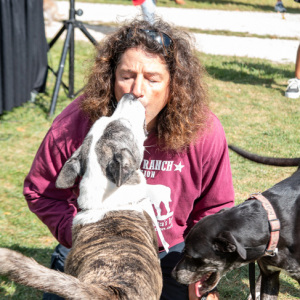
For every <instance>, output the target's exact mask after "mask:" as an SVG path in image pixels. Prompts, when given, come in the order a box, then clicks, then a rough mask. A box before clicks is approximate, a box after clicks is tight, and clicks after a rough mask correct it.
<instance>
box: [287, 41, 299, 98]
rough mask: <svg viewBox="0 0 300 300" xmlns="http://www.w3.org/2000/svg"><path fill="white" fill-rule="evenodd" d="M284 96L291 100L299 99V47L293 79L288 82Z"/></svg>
mask: <svg viewBox="0 0 300 300" xmlns="http://www.w3.org/2000/svg"><path fill="white" fill-rule="evenodd" d="M285 96H286V97H288V98H292V99H297V98H299V97H300V45H299V46H298V50H297V56H296V65H295V78H292V79H290V80H289V81H288V86H287V89H286V91H285Z"/></svg>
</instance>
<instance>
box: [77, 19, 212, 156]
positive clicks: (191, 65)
mask: <svg viewBox="0 0 300 300" xmlns="http://www.w3.org/2000/svg"><path fill="white" fill-rule="evenodd" d="M147 30H151V31H155V32H158V33H164V34H167V36H168V37H170V38H171V40H172V43H171V46H170V47H167V48H166V47H164V46H163V45H161V44H159V43H158V42H157V41H155V40H154V39H153V38H151V37H150V36H149V35H147V33H145V31H147ZM137 47H139V48H141V49H143V50H144V51H147V52H149V53H154V54H157V55H159V56H160V57H162V58H163V59H164V60H165V62H166V64H167V66H168V68H169V71H170V98H169V101H168V103H167V105H166V106H165V107H164V108H163V109H162V111H161V112H160V113H159V115H158V118H157V122H156V132H157V136H158V143H159V146H160V147H161V148H163V149H169V150H176V151H179V150H183V149H185V148H186V147H187V146H188V145H189V144H190V143H191V142H193V141H195V139H196V137H197V136H198V135H199V133H200V134H201V132H203V131H204V129H205V128H206V127H207V121H208V116H209V105H208V93H207V86H206V83H205V76H206V72H205V69H204V67H203V66H202V65H201V63H200V61H199V59H198V58H197V56H196V54H195V51H194V48H193V47H192V43H191V37H190V35H189V34H188V33H187V32H185V31H183V30H180V29H177V28H176V27H174V26H171V25H170V24H168V23H166V22H164V21H163V20H161V19H157V20H156V21H155V23H154V24H153V25H151V24H150V23H148V22H146V21H143V20H138V19H135V20H133V21H132V22H130V23H128V24H125V25H123V26H122V27H121V28H119V29H118V30H117V31H116V32H114V33H113V34H111V35H109V36H107V37H106V38H105V39H104V40H103V41H102V42H101V43H100V44H99V45H98V47H97V54H96V58H95V62H94V66H93V68H92V70H91V73H90V75H89V78H88V82H87V85H86V88H85V95H86V97H85V99H84V100H83V102H82V103H81V109H82V110H83V111H84V112H86V113H87V114H88V116H89V118H90V119H91V121H92V122H95V121H96V120H97V119H98V118H99V117H101V116H109V115H111V114H112V113H113V111H114V103H116V99H115V96H114V82H115V71H116V68H117V66H118V64H119V62H120V59H121V56H122V55H123V53H124V52H125V51H126V50H127V49H129V48H137Z"/></svg>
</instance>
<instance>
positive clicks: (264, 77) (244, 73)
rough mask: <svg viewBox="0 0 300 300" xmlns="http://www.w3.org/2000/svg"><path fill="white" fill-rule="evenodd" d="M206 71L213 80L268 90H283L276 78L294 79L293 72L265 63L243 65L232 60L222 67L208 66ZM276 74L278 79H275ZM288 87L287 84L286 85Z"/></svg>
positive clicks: (223, 63) (224, 63) (238, 61)
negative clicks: (259, 86)
mask: <svg viewBox="0 0 300 300" xmlns="http://www.w3.org/2000/svg"><path fill="white" fill-rule="evenodd" d="M205 67H206V70H207V72H208V73H209V75H211V76H212V77H213V78H215V79H218V80H221V81H225V82H227V81H228V82H229V81H230V82H234V83H239V84H249V85H264V86H265V87H266V88H271V89H274V85H275V86H276V85H277V86H278V90H281V89H280V87H281V86H282V85H278V83H277V82H276V78H279V79H280V78H293V77H294V73H293V71H290V70H286V69H285V68H282V67H280V66H278V67H277V66H273V65H271V64H266V63H263V62H258V63H243V62H242V61H240V60H238V59H237V60H232V59H231V58H230V59H229V60H228V61H227V62H226V61H224V62H222V65H221V66H219V65H216V64H209V63H208V64H207V65H206V66H205ZM274 74H276V77H274ZM284 86H286V84H285V85H284Z"/></svg>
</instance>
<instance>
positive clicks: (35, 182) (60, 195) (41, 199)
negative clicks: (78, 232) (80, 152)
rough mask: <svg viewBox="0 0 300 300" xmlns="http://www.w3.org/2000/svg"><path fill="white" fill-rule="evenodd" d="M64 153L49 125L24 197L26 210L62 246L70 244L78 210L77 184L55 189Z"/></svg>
mask: <svg viewBox="0 0 300 300" xmlns="http://www.w3.org/2000/svg"><path fill="white" fill-rule="evenodd" d="M66 160H67V154H66V153H64V150H63V149H59V147H58V146H57V144H56V141H55V139H54V137H53V132H52V128H50V130H49V131H48V133H47V135H46V136H45V138H44V140H43V142H42V144H41V146H40V148H39V150H38V152H37V154H36V156H35V159H34V161H33V164H32V167H31V170H30V172H29V174H28V175H27V177H26V178H25V181H24V190H23V193H24V196H25V199H26V201H27V203H28V206H29V209H30V210H31V211H32V212H33V213H35V214H36V215H37V216H38V218H39V219H40V220H41V221H42V222H43V223H44V224H46V225H47V226H48V228H49V230H50V231H51V233H52V234H53V235H54V237H55V238H56V239H57V240H58V241H59V242H60V243H61V244H62V245H64V246H65V247H67V248H70V247H71V246H72V237H71V227H72V220H73V217H74V216H75V215H76V213H77V208H76V199H77V196H76V192H75V191H76V186H75V187H74V188H73V189H65V190H62V189H57V188H56V187H55V181H56V178H57V176H58V173H59V171H60V170H61V168H62V166H63V164H64V163H65V161H66Z"/></svg>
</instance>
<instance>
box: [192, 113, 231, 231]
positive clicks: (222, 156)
mask: <svg viewBox="0 0 300 300" xmlns="http://www.w3.org/2000/svg"><path fill="white" fill-rule="evenodd" d="M199 147H200V149H199V151H201V152H202V154H203V155H202V163H201V164H200V165H202V184H201V190H200V197H199V198H198V199H196V200H195V202H194V207H193V210H192V212H191V214H190V216H189V220H188V231H189V230H190V229H191V228H192V227H193V226H194V225H195V224H196V223H197V222H198V221H199V220H200V219H202V218H203V217H205V216H207V215H211V214H214V213H217V212H218V211H220V210H221V209H223V208H226V207H232V206H234V189H233V183H232V173H231V167H230V161H229V153H228V145H227V141H226V137H225V132H224V129H223V127H222V125H221V123H220V121H219V120H218V119H217V118H216V116H214V115H213V122H212V128H211V130H210V131H209V133H208V134H207V135H206V137H205V138H204V139H203V142H202V143H201V144H200V145H199Z"/></svg>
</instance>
